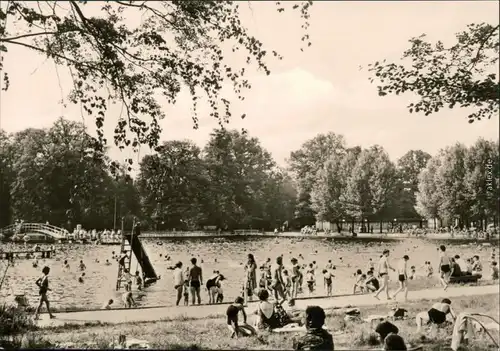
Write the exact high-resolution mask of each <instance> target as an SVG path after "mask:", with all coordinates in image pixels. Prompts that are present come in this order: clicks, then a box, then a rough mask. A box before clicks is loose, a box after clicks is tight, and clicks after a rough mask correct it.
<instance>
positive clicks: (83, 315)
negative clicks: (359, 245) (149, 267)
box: [37, 284, 499, 328]
mask: <svg viewBox="0 0 500 351" xmlns="http://www.w3.org/2000/svg"><path fill="white" fill-rule="evenodd" d="M493 294H499V286H498V284H494V285H484V286H465V287H450V288H448V290H447V291H446V292H444V291H443V289H442V288H437V289H425V290H414V291H410V293H409V296H408V302H415V301H419V300H430V299H438V298H440V297H441V296H442V295H446V296H447V297H450V298H453V297H461V296H483V295H493ZM400 303H403V302H402V301H397V300H391V301H385V300H377V299H375V298H370V295H366V294H358V295H347V296H338V297H321V298H317V297H314V298H309V299H302V300H296V308H298V309H300V310H304V309H305V308H306V307H307V306H309V305H319V306H321V307H322V308H323V309H325V310H327V309H328V310H331V309H341V308H352V307H373V306H378V305H389V304H400ZM256 305H257V301H253V302H249V303H248V304H247V308H248V309H250V310H251V309H253V308H255V306H256ZM224 306H227V305H223V304H215V305H214V304H212V305H199V306H198V305H196V306H168V307H148V308H135V309H111V310H93V311H78V312H59V313H56V312H55V314H56V318H55V319H49V318H47V317H48V314H46V313H43V314H41V315H40V320H38V321H37V325H38V326H39V327H40V328H47V327H54V326H64V325H65V324H88V323H101V324H102V323H106V324H122V323H135V322H154V321H160V320H176V319H186V318H189V319H206V318H210V317H213V316H219V315H222V314H223V312H224V311H225V309H224Z"/></svg>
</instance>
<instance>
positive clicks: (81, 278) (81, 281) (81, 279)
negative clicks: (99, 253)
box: [78, 272, 85, 283]
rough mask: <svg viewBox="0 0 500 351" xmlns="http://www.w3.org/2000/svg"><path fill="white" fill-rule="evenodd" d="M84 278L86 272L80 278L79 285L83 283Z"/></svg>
mask: <svg viewBox="0 0 500 351" xmlns="http://www.w3.org/2000/svg"><path fill="white" fill-rule="evenodd" d="M83 277H85V272H83V273H82V275H81V276H80V277H79V278H78V282H79V283H83Z"/></svg>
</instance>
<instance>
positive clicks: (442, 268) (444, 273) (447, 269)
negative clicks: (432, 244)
mask: <svg viewBox="0 0 500 351" xmlns="http://www.w3.org/2000/svg"><path fill="white" fill-rule="evenodd" d="M438 251H439V272H440V281H441V284H442V285H443V290H446V289H448V283H449V281H450V277H451V273H452V270H451V267H452V266H451V259H450V257H449V256H448V254H447V253H446V246H444V245H441V246H439V248H438Z"/></svg>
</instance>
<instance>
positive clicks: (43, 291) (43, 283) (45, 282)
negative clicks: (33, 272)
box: [34, 266, 56, 320]
mask: <svg viewBox="0 0 500 351" xmlns="http://www.w3.org/2000/svg"><path fill="white" fill-rule="evenodd" d="M49 273H50V268H49V267H47V266H45V267H43V269H42V274H43V275H42V276H41V277H40V278H38V279H37V281H36V282H35V284H36V285H37V286H38V288H39V289H40V290H39V294H40V302H39V303H38V307H37V308H36V310H35V318H34V319H35V320H36V319H38V315H39V314H40V309H41V308H42V305H43V303H44V302H45V305H46V306H47V312H49V316H50V318H56V317H55V316H54V315H53V314H52V312H51V311H50V303H49V299H48V298H47V292H48V291H50V288H49V277H48V276H49Z"/></svg>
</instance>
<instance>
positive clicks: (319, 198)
mask: <svg viewBox="0 0 500 351" xmlns="http://www.w3.org/2000/svg"><path fill="white" fill-rule="evenodd" d="M344 157H346V156H345V155H341V154H333V155H332V156H331V157H330V159H329V160H328V161H327V162H326V163H325V165H324V167H323V169H322V170H320V171H319V173H318V177H317V179H316V182H315V185H314V188H313V190H312V191H311V208H312V209H313V211H314V212H315V214H316V219H317V220H318V221H328V222H331V223H337V228H338V230H339V232H340V230H341V227H340V221H341V219H342V218H344V216H345V213H346V212H345V210H346V208H345V206H344V203H343V201H342V194H343V192H344V189H345V186H346V181H347V177H345V176H346V174H345V172H343V170H342V166H343V165H345V162H344Z"/></svg>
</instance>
